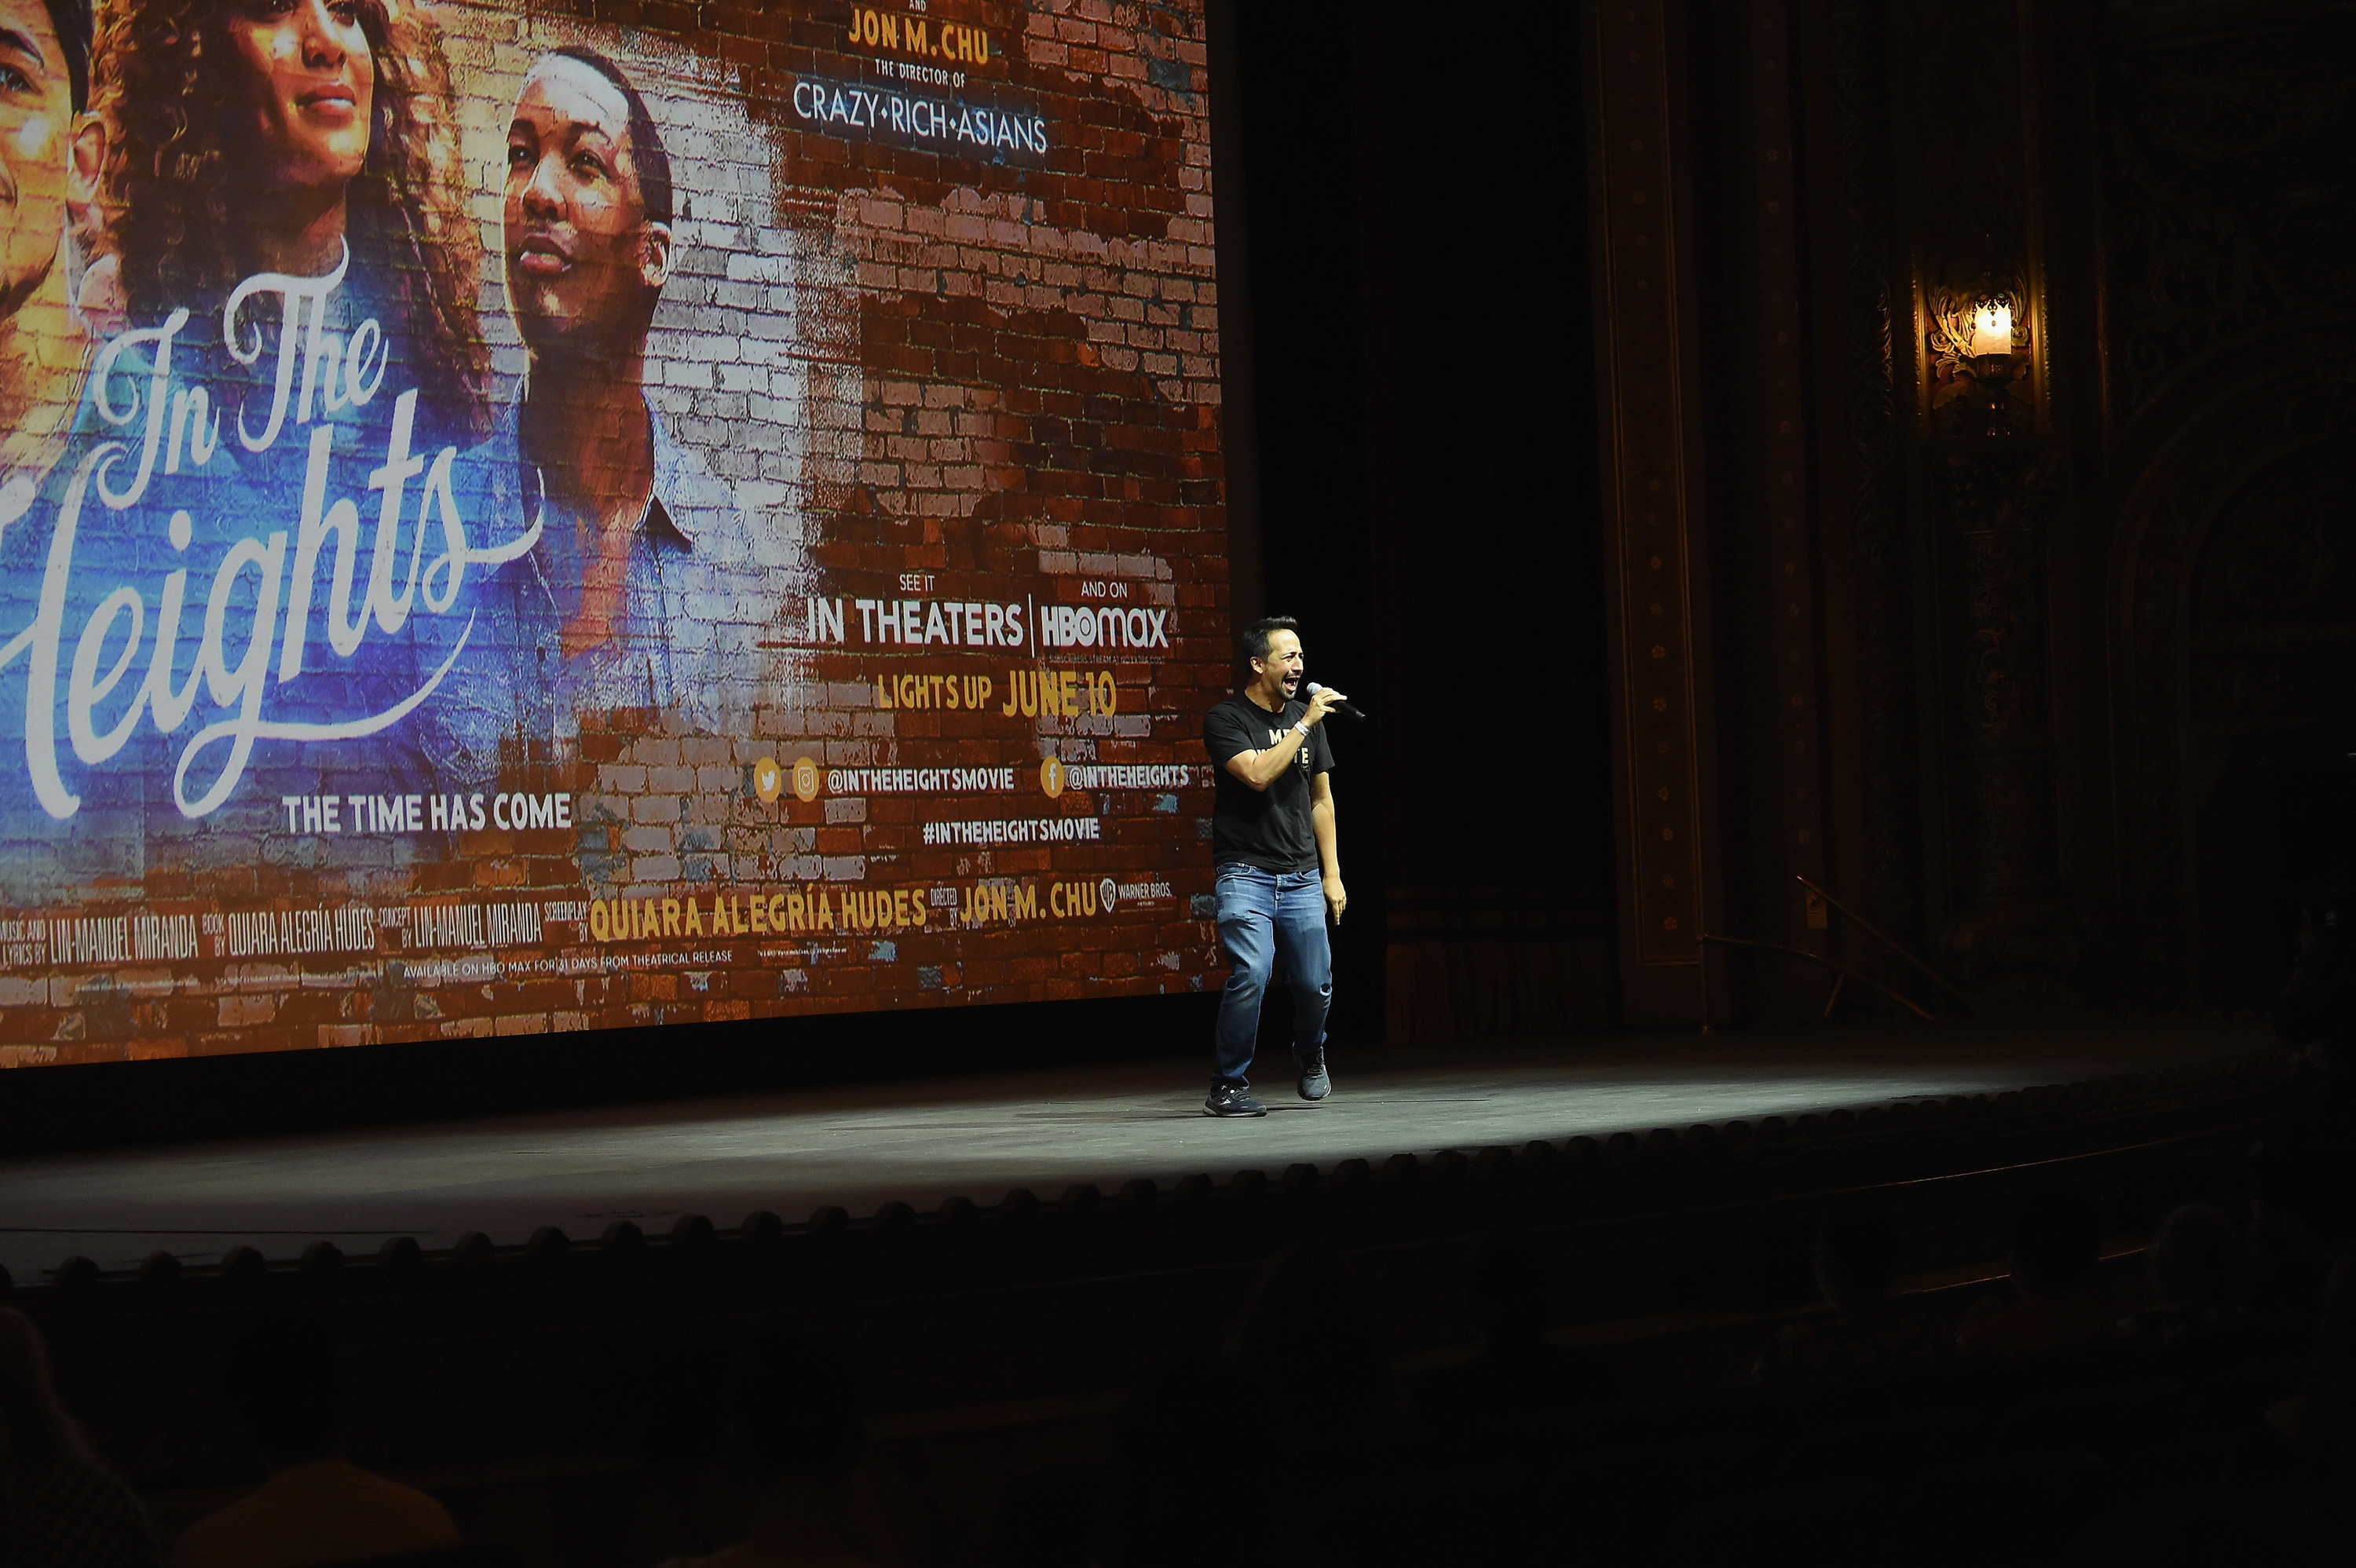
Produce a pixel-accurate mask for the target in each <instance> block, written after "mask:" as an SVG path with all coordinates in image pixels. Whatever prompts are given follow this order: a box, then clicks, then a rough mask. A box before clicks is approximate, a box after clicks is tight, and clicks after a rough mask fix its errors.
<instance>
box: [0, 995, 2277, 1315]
mask: <svg viewBox="0 0 2356 1568" xmlns="http://www.w3.org/2000/svg"><path fill="white" fill-rule="evenodd" d="M2270 1039H2271V1033H2270V1031H2269V1030H2267V1029H2266V1028H2265V1025H2263V1024H2230V1025H2228V1024H2214V1025H2205V1026H2193V1025H2184V1024H2133V1025H2114V1024H2103V1025H2099V1026H2094V1027H2088V1028H2079V1029H2069V1030H2061V1029H2038V1030H2035V1031H2030V1032H2021V1031H2011V1030H2005V1029H1997V1028H1991V1027H1967V1026H1965V1025H1957V1024H1941V1025H1937V1026H1928V1027H1922V1028H1911V1027H1910V1028H1895V1027H1893V1028H1887V1029H1865V1028H1857V1027H1852V1028H1847V1029H1824V1030H1797V1031H1787V1032H1784V1031H1739V1032H1721V1033H1719V1034H1715V1035H1710V1036H1693V1035H1682V1036H1659V1035H1654V1036H1642V1037H1625V1038H1620V1039H1614V1040H1605V1041H1593V1042H1580V1043H1576V1044H1569V1045H1562V1046H1557V1047H1552V1048H1548V1049H1546V1050H1542V1051H1541V1050H1523V1051H1506V1052H1492V1053H1486V1054H1483V1055H1482V1056H1481V1057H1479V1058H1478V1059H1476V1060H1468V1059H1464V1058H1459V1059H1455V1060H1452V1061H1426V1062H1424V1063H1422V1064H1403V1063H1392V1064H1385V1065H1381V1066H1376V1067H1372V1068H1360V1067H1357V1066H1355V1065H1354V1064H1353V1063H1352V1061H1350V1060H1349V1059H1348V1058H1347V1057H1346V1056H1345V1055H1338V1054H1337V1056H1336V1057H1335V1059H1334V1062H1333V1071H1334V1082H1335V1088H1334V1093H1333V1097H1332V1098H1331V1099H1330V1100H1328V1101H1326V1102H1325V1103H1324V1104H1319V1105H1308V1104H1302V1103H1301V1101H1299V1100H1298V1099H1296V1098H1295V1097H1294V1096H1293V1093H1292V1085H1291V1083H1290V1078H1289V1075H1288V1074H1287V1072H1286V1071H1285V1070H1286V1069H1287V1068H1288V1067H1289V1063H1288V1062H1285V1061H1282V1060H1281V1059H1280V1061H1278V1062H1274V1063H1269V1062H1266V1061H1264V1062H1263V1066H1265V1067H1269V1068H1271V1069H1272V1071H1269V1072H1266V1073H1264V1074H1263V1075H1262V1077H1261V1079H1260V1080H1259V1082H1258V1084H1257V1085H1256V1090H1257V1091H1258V1093H1260V1095H1261V1097H1262V1098H1263V1099H1265V1100H1266V1101H1267V1102H1268V1104H1269V1108H1270V1115H1269V1116H1268V1117H1266V1118H1265V1119H1264V1120H1254V1121H1214V1120H1212V1119H1211V1118H1209V1117H1207V1116H1205V1115H1202V1114H1201V1097H1202V1094H1203V1091H1204V1085H1205V1076H1204V1068H1203V1065H1202V1063H1201V1062H1199V1061H1193V1060H1191V1059H1190V1060H1187V1061H1172V1062H1161V1063H1149V1064H1142V1065H1140V1064H1125V1065H1121V1066H1117V1067H1098V1068H1086V1069H1079V1070H1074V1071H1068V1072H1055V1073H1053V1074H1044V1073H1019V1074H1018V1073H1005V1074H992V1075H977V1076H973V1077H967V1078H951V1079H934V1080H929V1081H926V1082H920V1083H889V1084H880V1085H870V1086H862V1087H856V1088H844V1089H830V1090H822V1091H811V1092H806V1093H781V1094H764V1095H755V1096H743V1097H736V1098H731V1099H725V1100H701V1101H669V1102H662V1103H659V1104H637V1105H611V1106H600V1107H596V1108H593V1109H587V1110H571V1111H560V1112H548V1113H543V1114H539V1115H519V1116H503V1117H498V1118H485V1119H480V1120H471V1121H454V1122H444V1123H432V1124H423V1125H405V1126H391V1127H372V1128H361V1129H350V1130H339V1131H332V1132H323V1133H316V1134H308V1135H299V1136H274V1137H267V1138H252V1139H240V1140H224V1141H219V1142H209V1143H191V1144H184V1145H169V1146H153V1147H141V1148H131V1149H112V1150H103V1151H98V1152H93V1153H85V1154H65V1155H42V1156H37V1157H22V1158H16V1159H10V1160H5V1161H0V1264H5V1266H6V1268H7V1269H8V1271H9V1273H10V1274H11V1275H13V1276H14V1277H15V1278H16V1279H17V1280H18V1281H20V1282H23V1283H27V1284H30V1283H32V1282H34V1281H36V1280H38V1279H40V1278H42V1277H44V1275H45V1274H46V1272H47V1271H48V1270H50V1269H53V1268H55V1267H56V1266H57V1265H58V1264H59V1262H60V1261H61V1260H63V1259H65V1258H68V1257H71V1256H74V1255H75V1254H77V1253H80V1254H84V1255H87V1256H89V1257H91V1258H92V1259H93V1260H95V1261H96V1262H97V1263H98V1264H100V1266H101V1267H102V1268H106V1269H110V1270H112V1269H120V1268H128V1267H131V1266H133V1265H134V1264H136V1263H137V1262H138V1261H139V1260H140V1259H141V1258H143V1257H145V1255H146V1254H147V1253H150V1252H152V1251H154V1250H155V1249H156V1248H159V1247H160V1248H166V1249H168V1250H170V1251H171V1252H173V1253H177V1254H178V1255H179V1256H180V1257H181V1258H182V1259H183V1260H184V1261H185V1262H187V1263H191V1264H204V1263H210V1262H213V1261H216V1260H217V1259H218V1258H219V1257H220V1255H221V1253H224V1252H226V1251H227V1250H228V1249H229V1248H230V1247H232V1246H235V1245H237V1244H239V1243H250V1244H252V1245H253V1246H256V1247H258V1248H260V1249H261V1251H262V1253H263V1254H264V1255H265V1256H268V1257H270V1258H273V1259H278V1258H285V1257H291V1256H293V1255H295V1253H299V1252H300V1251H301V1250H302V1248H303V1247H304V1246H305V1245H306V1244H307V1243H310V1242H312V1241H315V1240H319V1239H326V1240H328V1241H332V1242H334V1243H337V1245H339V1246H341V1247H343V1248H344V1249H345V1250H346V1251H347V1252H355V1253H365V1252H372V1251H374V1249H375V1248H376V1247H377V1246H378V1245H379V1244H380V1243H382V1242H383V1241H385V1240H386V1239H388V1238H390V1237H393V1236H414V1237H415V1238H417V1240H418V1242H419V1243H421V1244H423V1246H425V1247H426V1248H428V1249H429V1250H430V1249H433V1248H435V1247H446V1246H448V1245H450V1244H451V1243H453V1242H454V1241H455V1240H456V1239H457V1238H458V1237H459V1236H460V1235H462V1234H464V1233H465V1232H468V1231H481V1232H486V1233H487V1235H489V1237H490V1238H491V1240H492V1241H493V1242H495V1243H500V1244H502V1245H505V1244H509V1243H520V1242H522V1241H523V1240H524V1239H525V1238H526V1237H527V1236H528V1235H530V1232H532V1231H533V1230H534V1229H536V1228H538V1227H539V1226H541V1225H557V1226H560V1227H562V1229H563V1230H564V1231H565V1232H568V1233H569V1234H570V1235H572V1236H573V1239H574V1240H575V1241H583V1240H588V1239H593V1238H594V1237H595V1236H596V1235H597V1234H598V1232H601V1231H602V1230H603V1229H604V1228H605V1225H606V1224H607V1223H608V1222H609V1221H613V1220H616V1219H629V1220H634V1221H637V1222H638V1223H639V1224H640V1225H641V1226H643V1227H645V1228H646V1230H647V1231H648V1232H649V1233H659V1232H662V1231H664V1230H667V1229H668V1228H669V1225H670V1223H671V1222H672V1221H673V1220H674V1219H676V1218H677V1217H678V1216H680V1215H681V1214H704V1215H708V1216H710V1217H711V1219H712V1221H713V1222H714V1223H715V1224H718V1225H720V1226H723V1228H724V1227H727V1226H732V1225H734V1224H735V1223H736V1221H738V1220H740V1219H741V1218H743V1217H744V1215H745V1214H747V1213H749V1212H751V1211H755V1210H761V1209H767V1210H772V1211H775V1212H776V1213H777V1214H779V1215H781V1216H783V1217H784V1218H785V1219H786V1220H787V1221H789V1222H790V1221H799V1220H801V1219H803V1218H805V1217H807V1216H808V1215H809V1213H810V1212H811V1211H813V1210H815V1209H817V1208H818V1207H819V1206H820V1205H823V1204H829V1203H833V1204H840V1205H841V1206H842V1207H843V1208H844V1209H846V1210H848V1211H850V1212H851V1214H852V1215H853V1216H860V1215H865V1214H869V1213H872V1212H873V1211H874V1210H875V1209H876V1208H877V1207H878V1206H879V1205H881V1204H883V1203H884V1202H886V1201H888V1200H893V1199H898V1200H903V1201H905V1202H908V1203H910V1204H913V1205H915V1206H916V1208H917V1209H918V1210H919V1211H923V1210H927V1209H931V1208H934V1207H936V1206H937V1205H938V1204H939V1203H940V1202H941V1200H944V1199H947V1198H949V1197H953V1196H957V1195H959V1194H962V1195H964V1196H966V1197H969V1198H971V1199H973V1200H975V1201H976V1202H978V1203H984V1204H987V1203H994V1202H996V1201H997V1200H998V1199H999V1197H1000V1196H1001V1194H1003V1193H1004V1192H1005V1191H1006V1190H1007V1189H1010V1188H1014V1187H1027V1188H1030V1189H1033V1191H1035V1192H1037V1193H1038V1194H1039V1195H1040V1196H1041V1197H1042V1198H1046V1199H1053V1198H1054V1197H1055V1195H1056V1194H1057V1193H1059V1192H1061V1191H1062V1190H1063V1189H1065V1188H1066V1187H1067V1186H1069V1185H1071V1184H1073V1183H1076V1182H1094V1183H1096V1184H1097V1185H1098V1186H1099V1187H1100V1188H1102V1189H1104V1190H1105V1191H1106V1192H1107V1193H1108V1194H1109V1193H1110V1192H1112V1191H1113V1190H1114V1189H1117V1188H1118V1187H1119V1185H1120V1184H1121V1183H1122V1182H1124V1181H1127V1180H1130V1179H1132V1178H1135V1177H1140V1176H1144V1177H1151V1178H1152V1179H1154V1180H1156V1181H1158V1182H1162V1183H1163V1184H1165V1185H1166V1184H1168V1183H1171V1182H1174V1181H1177V1180H1180V1179H1183V1178H1185V1177H1188V1176H1191V1175H1194V1174H1195V1173H1197V1172H1204V1173H1207V1174H1209V1175H1211V1176H1212V1177H1214V1178H1215V1179H1219V1180H1225V1179H1226V1178H1227V1177H1228V1176H1229V1175H1231V1174H1232V1173H1233V1172H1235V1171H1237V1170H1242V1169H1248V1168H1260V1169H1263V1170H1266V1171H1267V1172H1269V1174H1270V1175H1271V1176H1273V1175H1276V1174H1278V1173H1280V1172H1281V1171H1282V1170H1283V1169H1284V1168H1285V1167H1287V1166H1289V1165H1291V1164H1293V1163H1295V1162H1298V1161H1306V1162H1308V1163H1310V1164H1313V1165H1315V1166H1317V1167H1319V1168H1321V1169H1324V1168H1330V1167H1332V1166H1333V1165H1334V1164H1335V1163H1337V1162H1339V1161H1342V1160H1344V1159H1350V1158H1354V1157H1363V1158H1365V1159H1369V1160H1373V1161H1376V1162H1380V1161H1381V1160H1383V1159H1386V1158H1387V1157H1390V1156H1392V1155H1394V1154H1398V1153H1400V1152H1402V1151H1404V1152H1407V1153H1410V1154H1414V1155H1417V1156H1419V1157H1428V1156H1430V1155H1431V1154H1434V1153H1436V1152H1438V1151H1439V1150H1440V1149H1443V1148H1458V1149H1463V1150H1465V1151H1467V1152H1471V1151H1474V1150H1477V1149H1480V1148H1483V1147H1489V1146H1492V1145H1497V1144H1504V1145H1509V1146H1518V1145H1520V1144H1523V1143H1526V1142H1527V1141H1528V1140H1530V1139H1532V1138H1548V1139H1559V1138H1566V1137H1571V1136H1579V1135H1581V1134H1584V1135H1586V1136H1591V1137H1607V1136H1610V1135H1612V1134H1613V1133H1616V1132H1622V1131H1633V1132H1644V1131H1648V1130H1650V1129H1651V1128H1654V1127H1660V1126H1668V1127H1676V1128H1683V1127H1687V1126H1690V1125H1694V1124H1695V1123H1697V1122H1722V1121H1726V1120H1729V1119H1731V1118H1734V1117H1752V1118H1756V1117H1761V1116H1770V1115H1782V1116H1787V1117H1788V1116H1796V1115H1802V1114H1804V1113H1807V1112H1811V1111H1817V1112H1822V1111H1829V1110H1835V1109H1839V1108H1843V1107H1847V1108H1848V1109H1852V1110H1854V1109H1861V1108H1863V1107H1864V1106H1867V1105H1875V1104H1890V1103H1891V1102H1893V1101H1897V1100H1905V1099H1912V1098H1916V1097H1919V1096H1922V1095H1949V1094H1976V1093H2001V1092H2003V1091H2005V1090H2008V1089H2016V1088H2021V1087H2026V1086H2029V1085H2031V1084H2040V1083H2072V1082H2074V1081H2076V1080H2079V1079H2084V1078H2094V1077H2103V1076H2108V1075H2111V1074H2115V1073H2119V1072H2135V1071H2146V1070H2152V1069H2159V1068H2166V1067H2169V1066H2173V1065H2177V1064H2179V1063H2183V1062H2188V1061H2199V1060H2205V1059H2209V1058H2213V1057H2216V1056H2219V1055H2223V1054H2227V1053H2231V1052H2236V1051H2244V1050H2247V1049H2249V1048H2251V1047H2253V1046H2257V1045H2261V1044H2263V1043H2264V1042H2265V1041H2266V1040H2270ZM29 1071H39V1070H38V1069H33V1070H29Z"/></svg>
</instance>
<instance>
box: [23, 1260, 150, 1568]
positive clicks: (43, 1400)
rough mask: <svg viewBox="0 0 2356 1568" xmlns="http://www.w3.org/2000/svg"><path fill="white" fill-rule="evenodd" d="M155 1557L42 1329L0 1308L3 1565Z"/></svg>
mask: <svg viewBox="0 0 2356 1568" xmlns="http://www.w3.org/2000/svg"><path fill="white" fill-rule="evenodd" d="M155 1560H156V1558H155V1536H154V1534H153V1532H152V1531H150V1530H149V1528H148V1524H147V1515H146V1513H145V1511H144V1510H142V1509H141V1508H140V1506H139V1501H138V1499H136V1498H134V1497H133V1496H132V1494H131V1490H130V1488H127V1487H125V1486H124V1485H123V1482H122V1480H121V1479H120V1478H119V1477H116V1475H115V1474H114V1472H113V1471H112V1469H110V1468H108V1467H107V1465H106V1463H105V1461H103V1460H102V1459H101V1458H99V1456H97V1455H96V1454H95V1453H93V1452H92V1451H91V1446H90V1444H89V1442H88V1441H87V1440H86V1439H85V1438H84V1437H83V1436H82V1432H81V1427H80V1424H79V1423H77V1422H76V1421H75V1420H74V1418H73V1417H72V1416H70V1415H69V1414H68V1413H66V1409H65V1406H64V1405H62V1404H60V1403H59V1401H58V1395H57V1390H56V1388H55V1387H54V1386H52V1384H51V1382H50V1378H49V1351H48V1344H47V1343H46V1342H45V1341H44V1340H43V1339H42V1338H41V1331H40V1330H39V1329H38V1328H35V1327H34V1326H33V1323H32V1320H31V1319H30V1318H28V1317H26V1316H25V1315H24V1314H23V1313H21V1312H17V1311H15V1310H13V1309H11V1308H8V1307H0V1563H7V1564H9V1565H10V1568H140V1565H152V1564H153V1563H155Z"/></svg>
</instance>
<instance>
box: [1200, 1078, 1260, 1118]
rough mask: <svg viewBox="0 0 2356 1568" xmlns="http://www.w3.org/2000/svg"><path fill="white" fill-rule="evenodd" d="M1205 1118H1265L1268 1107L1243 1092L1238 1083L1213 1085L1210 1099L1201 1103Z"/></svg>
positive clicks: (1241, 1086) (1242, 1087)
mask: <svg viewBox="0 0 2356 1568" xmlns="http://www.w3.org/2000/svg"><path fill="white" fill-rule="evenodd" d="M1203 1115H1206V1116H1265V1115H1268V1107H1267V1106H1266V1105H1263V1104H1260V1103H1259V1102H1258V1100H1255V1099H1253V1098H1252V1097H1251V1096H1250V1095H1249V1094H1248V1093H1245V1092H1244V1086H1243V1085H1242V1084H1240V1083H1214V1084H1212V1085H1211V1097H1210V1098H1209V1099H1207V1100H1205V1101H1204V1102H1203Z"/></svg>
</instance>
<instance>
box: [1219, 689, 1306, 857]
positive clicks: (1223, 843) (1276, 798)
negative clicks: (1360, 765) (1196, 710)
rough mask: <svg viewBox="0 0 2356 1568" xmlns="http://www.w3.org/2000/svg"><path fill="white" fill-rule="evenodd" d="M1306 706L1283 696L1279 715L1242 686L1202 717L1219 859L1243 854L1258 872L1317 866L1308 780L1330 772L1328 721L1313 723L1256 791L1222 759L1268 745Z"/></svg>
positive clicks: (1279, 736)
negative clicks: (1214, 780) (1288, 759)
mask: <svg viewBox="0 0 2356 1568" xmlns="http://www.w3.org/2000/svg"><path fill="white" fill-rule="evenodd" d="M1308 711H1309V704H1307V703H1306V702H1288V703H1286V704H1285V705H1284V712H1283V713H1282V714H1281V715H1278V714H1274V713H1270V712H1269V710H1268V709H1265V708H1262V707H1261V706H1260V705H1259V704H1258V703H1257V702H1254V701H1253V700H1252V699H1250V698H1248V697H1246V696H1245V695H1243V694H1242V693H1241V692H1237V693H1236V694H1235V695H1234V696H1232V697H1229V698H1227V699H1225V700H1224V701H1222V702H1220V703H1219V704H1218V705H1217V706H1216V707H1215V708H1213V709H1211V711H1210V712H1208V713H1206V714H1205V715H1204V717H1203V749H1204V750H1205V751H1206V752H1210V753H1211V766H1212V768H1213V769H1214V771H1215V773H1217V774H1218V781H1219V799H1218V804H1217V805H1216V806H1215V807H1214V808H1213V810H1212V813H1211V859H1213V860H1215V861H1216V862H1217V863H1218V864H1220V865H1226V863H1227V862H1228V861H1230V860H1240V861H1242V862H1243V863H1244V864H1246V865H1248V866H1258V868H1259V869H1261V870H1263V871H1313V870H1315V869H1317V864H1318V862H1317V833H1316V830H1315V829H1314V828H1313V827H1311V826H1310V821H1309V808H1310V805H1311V803H1312V799H1311V789H1310V782H1309V781H1310V780H1311V778H1312V777H1313V776H1314V775H1316V774H1318V773H1332V772H1333V747H1331V746H1329V745H1327V744H1326V743H1325V726H1323V724H1320V725H1317V726H1315V727H1314V728H1313V729H1312V730H1311V731H1309V739H1307V740H1306V741H1302V742H1301V749H1300V750H1299V751H1297V752H1294V753H1293V758H1292V765H1291V766H1290V767H1289V768H1287V769H1285V770H1284V772H1282V773H1279V774H1277V776H1276V777H1275V778H1273V779H1271V780H1269V785H1268V788H1267V789H1266V790H1264V791H1262V790H1256V789H1254V788H1252V787H1251V786H1250V785H1249V784H1246V783H1244V781H1243V780H1241V779H1239V778H1237V777H1236V775H1235V774H1233V773H1229V772H1227V762H1228V759H1230V758H1232V757H1237V756H1240V755H1242V754H1243V753H1244V752H1265V751H1267V750H1268V749H1269V747H1270V746H1273V745H1275V744H1276V743H1277V742H1279V741H1282V740H1283V739H1284V732H1285V731H1288V730H1290V729H1291V728H1292V727H1293V725H1295V724H1296V723H1299V722H1300V720H1301V715H1302V714H1304V713H1307V712H1308Z"/></svg>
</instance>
